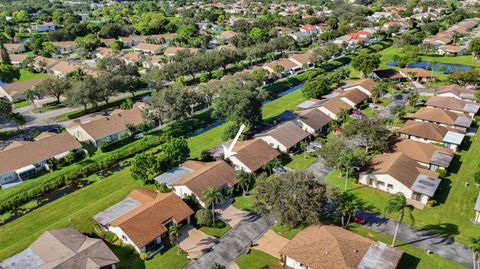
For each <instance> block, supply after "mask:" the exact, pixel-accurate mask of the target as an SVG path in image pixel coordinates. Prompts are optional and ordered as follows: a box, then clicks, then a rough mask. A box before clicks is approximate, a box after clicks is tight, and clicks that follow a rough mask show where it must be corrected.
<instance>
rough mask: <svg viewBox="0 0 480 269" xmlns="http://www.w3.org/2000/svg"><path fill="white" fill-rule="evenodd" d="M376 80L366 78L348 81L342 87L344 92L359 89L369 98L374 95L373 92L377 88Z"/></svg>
mask: <svg viewBox="0 0 480 269" xmlns="http://www.w3.org/2000/svg"><path fill="white" fill-rule="evenodd" d="M375 85H376V83H375V80H373V79H370V78H366V79H357V80H346V81H344V82H343V83H342V85H341V86H340V88H341V89H343V90H344V91H349V90H352V89H359V90H361V91H362V92H364V93H365V94H367V95H368V96H371V95H372V90H373V88H375Z"/></svg>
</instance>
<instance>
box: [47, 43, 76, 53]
mask: <svg viewBox="0 0 480 269" xmlns="http://www.w3.org/2000/svg"><path fill="white" fill-rule="evenodd" d="M52 44H53V46H55V49H56V50H57V52H58V53H60V54H66V53H71V52H73V51H74V50H75V42H73V41H60V42H52Z"/></svg>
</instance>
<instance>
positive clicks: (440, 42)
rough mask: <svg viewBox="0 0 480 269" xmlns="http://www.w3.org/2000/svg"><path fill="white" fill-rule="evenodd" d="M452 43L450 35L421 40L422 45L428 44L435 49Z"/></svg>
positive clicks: (439, 35)
mask: <svg viewBox="0 0 480 269" xmlns="http://www.w3.org/2000/svg"><path fill="white" fill-rule="evenodd" d="M452 42H453V38H452V36H451V35H450V34H440V33H439V34H437V35H436V36H433V37H428V38H425V39H424V40H423V43H429V44H432V45H434V46H435V47H436V48H440V47H442V46H445V45H448V44H450V43H452Z"/></svg>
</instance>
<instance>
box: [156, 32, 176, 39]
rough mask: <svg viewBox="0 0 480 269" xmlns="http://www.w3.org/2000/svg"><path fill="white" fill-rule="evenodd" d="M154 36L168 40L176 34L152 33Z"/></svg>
mask: <svg viewBox="0 0 480 269" xmlns="http://www.w3.org/2000/svg"><path fill="white" fill-rule="evenodd" d="M152 36H153V37H154V38H156V39H160V38H163V39H165V40H169V39H173V38H175V37H176V36H177V34H175V33H173V34H159V35H152Z"/></svg>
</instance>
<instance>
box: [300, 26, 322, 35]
mask: <svg viewBox="0 0 480 269" xmlns="http://www.w3.org/2000/svg"><path fill="white" fill-rule="evenodd" d="M300 32H302V33H306V34H308V35H313V34H316V33H317V32H318V29H317V28H315V26H313V25H311V24H304V25H302V26H300Z"/></svg>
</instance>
